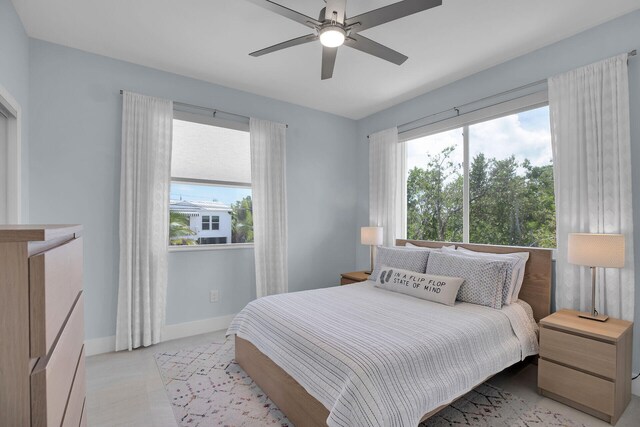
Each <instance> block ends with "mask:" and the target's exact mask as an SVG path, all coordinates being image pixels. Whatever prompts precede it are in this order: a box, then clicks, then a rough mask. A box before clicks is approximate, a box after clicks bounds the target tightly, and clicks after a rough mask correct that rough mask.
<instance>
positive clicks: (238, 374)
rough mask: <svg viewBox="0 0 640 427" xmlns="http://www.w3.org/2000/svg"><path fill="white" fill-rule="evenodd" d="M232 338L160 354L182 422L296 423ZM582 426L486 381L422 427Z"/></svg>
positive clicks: (190, 426) (200, 425)
mask: <svg viewBox="0 0 640 427" xmlns="http://www.w3.org/2000/svg"><path fill="white" fill-rule="evenodd" d="M233 357H234V345H233V340H227V341H226V342H224V343H213V344H208V345H203V346H198V347H193V348H188V349H183V350H179V351H175V352H164V353H157V354H156V355H155V358H156V362H157V364H158V368H159V370H160V374H161V375H162V379H163V381H164V384H165V388H166V390H167V394H168V396H169V400H170V402H171V405H172V406H173V412H174V414H175V416H176V420H177V422H178V425H180V426H187V427H193V426H197V427H207V426H244V427H250V426H251V427H254V426H255V427H258V426H281V427H290V426H293V424H292V423H291V422H290V421H289V420H288V419H287V417H285V416H284V414H283V413H282V412H280V410H279V409H278V408H277V407H276V406H275V405H274V404H273V402H271V400H269V398H268V397H267V396H266V395H265V394H264V393H263V392H262V390H260V388H259V387H258V386H257V385H256V384H255V383H254V382H253V381H252V380H251V378H250V377H249V376H248V375H247V374H246V373H245V372H244V371H243V370H242V368H240V366H239V365H238V364H236V363H235V361H234V360H233ZM440 426H486V427H499V426H505V427H516V426H522V427H525V426H527V427H530V426H582V424H576V423H574V422H572V421H570V420H569V419H567V418H566V417H565V416H563V415H562V414H559V413H554V412H550V411H548V410H546V409H543V408H539V407H537V406H533V407H532V406H530V405H529V404H528V403H527V402H525V401H524V400H522V399H520V398H519V397H517V396H514V395H513V394H511V393H507V392H505V391H504V390H501V389H499V388H497V387H494V386H492V385H490V384H487V383H484V384H481V385H480V386H478V387H476V389H475V390H472V391H471V392H469V393H467V394H466V395H465V396H463V397H462V398H460V399H458V400H457V401H456V402H454V403H452V404H451V405H449V406H448V407H447V408H445V409H444V410H442V411H440V412H439V413H438V414H437V415H435V416H433V417H431V418H430V419H429V420H427V421H425V422H424V423H422V424H420V426H419V427H440Z"/></svg>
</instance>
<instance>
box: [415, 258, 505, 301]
mask: <svg viewBox="0 0 640 427" xmlns="http://www.w3.org/2000/svg"><path fill="white" fill-rule="evenodd" d="M508 264H509V263H508V262H505V261H497V260H494V259H486V258H472V257H465V256H460V255H451V254H447V253H437V252H432V253H431V254H430V256H429V264H427V270H426V272H427V273H428V274H436V275H439V276H451V277H462V278H463V279H464V283H463V284H462V286H461V287H460V290H459V291H458V300H460V301H464V302H470V303H473V304H479V305H485V306H487V307H493V308H498V309H499V308H502V289H503V288H504V284H505V278H506V273H507V266H508Z"/></svg>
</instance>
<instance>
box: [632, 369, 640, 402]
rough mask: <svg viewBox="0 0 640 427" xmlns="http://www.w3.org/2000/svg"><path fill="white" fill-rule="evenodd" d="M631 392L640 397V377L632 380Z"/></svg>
mask: <svg viewBox="0 0 640 427" xmlns="http://www.w3.org/2000/svg"><path fill="white" fill-rule="evenodd" d="M636 375H637V374H636ZM631 394H635V395H636V396H638V397H640V378H636V379H635V381H631Z"/></svg>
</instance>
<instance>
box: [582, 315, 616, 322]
mask: <svg viewBox="0 0 640 427" xmlns="http://www.w3.org/2000/svg"><path fill="white" fill-rule="evenodd" d="M578 317H582V318H583V319H589V320H595V321H597V322H606V321H607V319H608V318H609V316H607V315H606V314H598V315H596V316H593V315H591V314H590V313H580V314H579V315H578Z"/></svg>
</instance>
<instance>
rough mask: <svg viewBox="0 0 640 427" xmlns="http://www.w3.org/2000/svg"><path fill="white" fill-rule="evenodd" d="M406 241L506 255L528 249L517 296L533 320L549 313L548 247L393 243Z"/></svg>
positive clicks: (549, 274)
mask: <svg viewBox="0 0 640 427" xmlns="http://www.w3.org/2000/svg"><path fill="white" fill-rule="evenodd" d="M406 242H409V243H412V244H414V245H416V246H424V247H427V248H440V247H442V246H450V245H455V246H456V247H462V248H465V249H469V250H472V251H476V252H493V253H497V254H508V253H511V252H529V260H528V261H527V265H526V267H525V271H524V280H523V282H522V289H521V290H520V295H519V298H520V299H521V300H523V301H526V302H527V303H529V305H530V306H531V308H532V309H533V317H534V318H535V319H536V322H539V321H540V319H542V318H544V317H546V316H548V315H549V314H550V313H551V268H552V250H551V249H541V248H528V247H520V246H497V245H480V244H475V243H450V242H432V241H429V240H404V239H398V240H396V245H398V246H404V245H405V243H406Z"/></svg>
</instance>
